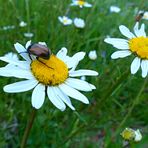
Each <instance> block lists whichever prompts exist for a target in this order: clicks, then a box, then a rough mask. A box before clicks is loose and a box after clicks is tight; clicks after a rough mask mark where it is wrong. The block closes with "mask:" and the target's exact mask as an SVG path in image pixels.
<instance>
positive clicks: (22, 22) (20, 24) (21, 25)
mask: <svg viewBox="0 0 148 148" xmlns="http://www.w3.org/2000/svg"><path fill="white" fill-rule="evenodd" d="M19 26H20V27H26V26H27V23H26V22H24V21H21V22H20V23H19Z"/></svg>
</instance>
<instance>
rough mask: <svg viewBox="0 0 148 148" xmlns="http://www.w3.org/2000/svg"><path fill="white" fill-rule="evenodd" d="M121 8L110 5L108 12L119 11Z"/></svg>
mask: <svg viewBox="0 0 148 148" xmlns="http://www.w3.org/2000/svg"><path fill="white" fill-rule="evenodd" d="M120 11H121V9H120V8H119V7H117V6H110V12H115V13H119V12H120Z"/></svg>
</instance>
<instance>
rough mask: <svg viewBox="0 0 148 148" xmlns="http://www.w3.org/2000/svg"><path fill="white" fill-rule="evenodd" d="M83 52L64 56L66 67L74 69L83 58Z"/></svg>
mask: <svg viewBox="0 0 148 148" xmlns="http://www.w3.org/2000/svg"><path fill="white" fill-rule="evenodd" d="M85 54H86V53H85V52H78V53H76V54H75V55H73V56H72V57H69V58H65V59H64V62H65V63H66V64H67V66H68V68H72V70H75V68H76V67H77V65H78V64H79V62H80V61H81V60H82V59H83V58H84V56H85Z"/></svg>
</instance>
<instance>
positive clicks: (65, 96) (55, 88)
mask: <svg viewBox="0 0 148 148" xmlns="http://www.w3.org/2000/svg"><path fill="white" fill-rule="evenodd" d="M53 90H54V92H55V93H56V95H57V96H59V97H60V99H61V100H63V102H64V103H66V104H67V105H68V106H69V107H70V108H71V109H72V110H75V108H74V107H73V105H72V103H71V101H70V98H69V97H68V96H67V95H66V94H64V93H63V92H62V91H61V90H60V89H59V88H58V87H53Z"/></svg>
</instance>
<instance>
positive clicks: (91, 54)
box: [88, 50, 97, 60]
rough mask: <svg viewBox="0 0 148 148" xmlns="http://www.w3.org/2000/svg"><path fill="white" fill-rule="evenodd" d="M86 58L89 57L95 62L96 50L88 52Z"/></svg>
mask: <svg viewBox="0 0 148 148" xmlns="http://www.w3.org/2000/svg"><path fill="white" fill-rule="evenodd" d="M88 57H89V58H90V59H91V60H96V59H97V52H96V50H92V51H90V52H89V54H88Z"/></svg>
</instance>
